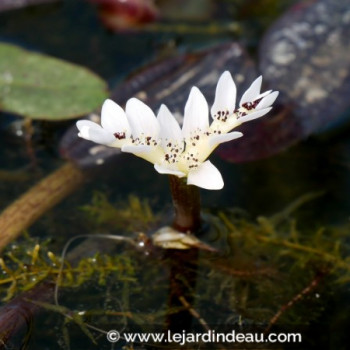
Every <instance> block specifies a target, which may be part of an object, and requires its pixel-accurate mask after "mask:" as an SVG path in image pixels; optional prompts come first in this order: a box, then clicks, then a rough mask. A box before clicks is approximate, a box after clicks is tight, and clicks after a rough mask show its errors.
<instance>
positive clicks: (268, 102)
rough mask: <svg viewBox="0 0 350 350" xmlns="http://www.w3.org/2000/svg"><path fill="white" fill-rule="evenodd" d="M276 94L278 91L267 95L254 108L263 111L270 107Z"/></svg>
mask: <svg viewBox="0 0 350 350" xmlns="http://www.w3.org/2000/svg"><path fill="white" fill-rule="evenodd" d="M278 94H279V92H278V91H274V92H273V93H271V94H269V95H267V96H266V97H264V98H263V99H262V100H261V101H260V102H259V103H258V105H257V106H256V107H255V108H256V109H263V108H266V107H270V106H271V105H272V104H273V103H274V102H275V100H276V98H277V96H278Z"/></svg>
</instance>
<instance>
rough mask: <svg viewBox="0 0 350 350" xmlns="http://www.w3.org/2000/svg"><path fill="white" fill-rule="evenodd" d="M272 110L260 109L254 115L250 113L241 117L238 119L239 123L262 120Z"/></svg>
mask: <svg viewBox="0 0 350 350" xmlns="http://www.w3.org/2000/svg"><path fill="white" fill-rule="evenodd" d="M271 109H272V107H269V108H264V109H259V110H257V111H255V112H253V113H249V114H247V115H245V116H244V117H240V118H239V119H238V122H240V123H245V122H249V121H250V120H253V119H257V118H260V117H262V116H263V115H265V114H266V113H268V112H270V111H271Z"/></svg>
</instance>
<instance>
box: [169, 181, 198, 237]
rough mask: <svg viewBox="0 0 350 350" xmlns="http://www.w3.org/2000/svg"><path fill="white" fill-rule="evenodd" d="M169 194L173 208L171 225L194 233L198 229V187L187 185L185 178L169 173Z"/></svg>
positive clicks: (179, 229)
mask: <svg viewBox="0 0 350 350" xmlns="http://www.w3.org/2000/svg"><path fill="white" fill-rule="evenodd" d="M169 181H170V189H171V195H172V199H173V205H174V209H175V219H174V222H173V227H174V228H175V229H176V230H178V231H181V232H185V233H186V232H191V233H196V232H197V231H198V230H199V229H200V225H201V219H200V209H201V205H200V193H199V188H198V187H196V186H192V185H187V184H186V182H185V180H184V179H182V178H179V177H177V176H174V175H169Z"/></svg>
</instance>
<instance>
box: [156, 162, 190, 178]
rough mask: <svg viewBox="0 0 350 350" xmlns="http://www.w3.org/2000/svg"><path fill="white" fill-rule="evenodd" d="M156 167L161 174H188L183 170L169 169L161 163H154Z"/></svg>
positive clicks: (179, 175) (180, 175) (182, 175)
mask: <svg viewBox="0 0 350 350" xmlns="http://www.w3.org/2000/svg"><path fill="white" fill-rule="evenodd" d="M154 169H156V170H157V171H158V173H159V174H170V175H176V176H178V177H184V176H186V174H185V173H183V172H182V171H179V170H173V169H169V168H166V167H164V166H162V165H159V164H154Z"/></svg>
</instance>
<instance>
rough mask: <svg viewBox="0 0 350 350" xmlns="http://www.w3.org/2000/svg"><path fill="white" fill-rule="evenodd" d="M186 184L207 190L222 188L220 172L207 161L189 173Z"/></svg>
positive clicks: (222, 182)
mask: <svg viewBox="0 0 350 350" xmlns="http://www.w3.org/2000/svg"><path fill="white" fill-rule="evenodd" d="M187 184H188V185H195V186H198V187H202V188H205V189H207V190H220V189H222V188H223V187H224V181H223V179H222V176H221V174H220V171H219V170H218V169H217V168H216V167H215V166H214V165H213V164H212V163H211V162H210V161H209V160H207V161H205V162H204V163H202V164H201V165H200V166H199V167H198V168H197V169H195V170H191V171H190V172H189V174H188V178H187Z"/></svg>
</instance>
